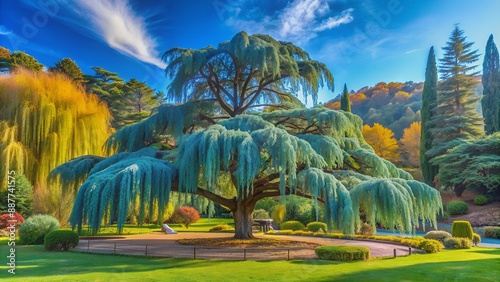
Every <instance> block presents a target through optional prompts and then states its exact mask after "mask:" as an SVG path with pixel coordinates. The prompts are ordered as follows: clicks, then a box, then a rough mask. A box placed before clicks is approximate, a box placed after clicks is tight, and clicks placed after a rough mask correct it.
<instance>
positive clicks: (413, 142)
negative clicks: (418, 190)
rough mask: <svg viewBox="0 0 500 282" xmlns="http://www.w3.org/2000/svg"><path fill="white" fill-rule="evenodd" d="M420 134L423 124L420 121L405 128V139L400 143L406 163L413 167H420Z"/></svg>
mask: <svg viewBox="0 0 500 282" xmlns="http://www.w3.org/2000/svg"><path fill="white" fill-rule="evenodd" d="M420 133H421V123H420V122H419V121H417V122H413V123H412V124H410V127H408V128H405V130H404V133H403V137H402V138H401V140H399V142H400V143H401V149H402V153H403V158H404V161H405V162H406V163H407V164H408V165H410V166H412V167H420Z"/></svg>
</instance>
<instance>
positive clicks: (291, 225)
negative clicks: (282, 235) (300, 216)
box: [281, 220, 306, 231]
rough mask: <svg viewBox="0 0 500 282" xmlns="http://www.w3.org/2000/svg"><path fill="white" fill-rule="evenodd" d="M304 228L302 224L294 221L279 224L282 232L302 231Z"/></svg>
mask: <svg viewBox="0 0 500 282" xmlns="http://www.w3.org/2000/svg"><path fill="white" fill-rule="evenodd" d="M304 228H306V227H305V226H304V224H303V223H302V222H300V221H296V220H290V221H286V222H283V223H282V224H281V229H283V230H293V231H296V230H303V229H304Z"/></svg>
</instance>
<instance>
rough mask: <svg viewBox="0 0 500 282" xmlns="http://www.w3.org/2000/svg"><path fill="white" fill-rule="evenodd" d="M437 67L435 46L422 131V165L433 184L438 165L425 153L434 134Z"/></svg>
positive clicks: (427, 78)
mask: <svg viewBox="0 0 500 282" xmlns="http://www.w3.org/2000/svg"><path fill="white" fill-rule="evenodd" d="M437 80H438V76H437V68H436V57H435V55H434V47H431V49H430V50H429V56H428V57H427V67H426V69H425V83H424V90H423V93H422V111H421V115H422V117H421V121H422V133H421V135H420V167H421V168H422V175H423V176H424V181H425V183H427V184H428V185H433V182H434V177H435V176H436V174H437V172H438V167H436V166H433V165H431V164H430V163H429V160H430V157H429V156H427V155H426V154H425V153H426V152H427V151H428V150H430V149H431V148H432V139H433V138H432V134H431V131H430V129H431V128H432V127H433V125H432V124H431V122H430V121H431V120H432V119H433V118H434V115H435V112H436V111H435V108H436V104H437Z"/></svg>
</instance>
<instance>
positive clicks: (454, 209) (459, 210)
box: [446, 201, 469, 215]
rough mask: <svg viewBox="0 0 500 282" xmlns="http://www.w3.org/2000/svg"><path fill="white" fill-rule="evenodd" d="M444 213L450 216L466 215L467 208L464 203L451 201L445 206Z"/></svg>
mask: <svg viewBox="0 0 500 282" xmlns="http://www.w3.org/2000/svg"><path fill="white" fill-rule="evenodd" d="M446 211H447V212H448V213H449V214H450V215H459V214H467V213H468V212H469V206H468V205H467V203H466V202H462V201H451V202H449V203H448V204H446Z"/></svg>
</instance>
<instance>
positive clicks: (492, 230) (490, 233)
mask: <svg viewBox="0 0 500 282" xmlns="http://www.w3.org/2000/svg"><path fill="white" fill-rule="evenodd" d="M484 237H488V238H496V239H500V227H494V226H488V227H485V228H484Z"/></svg>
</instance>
